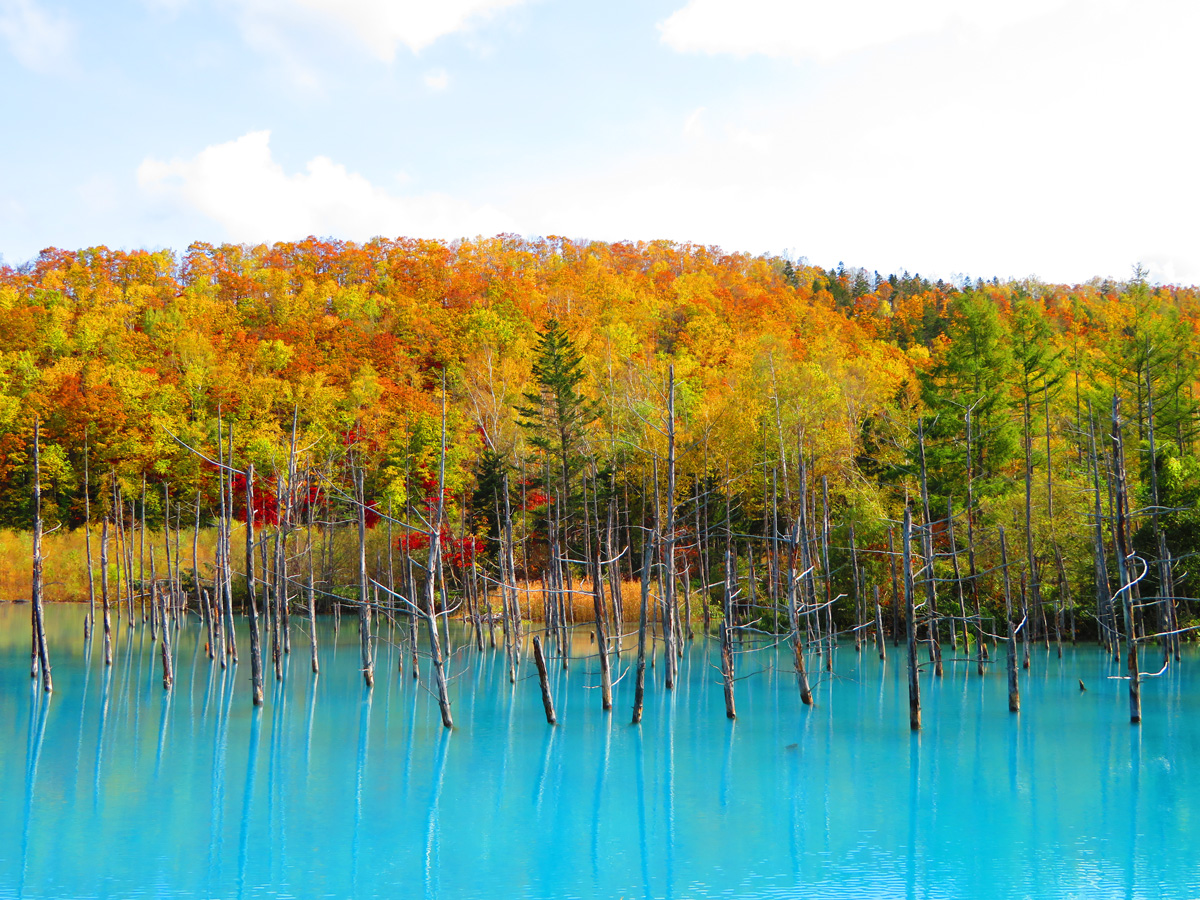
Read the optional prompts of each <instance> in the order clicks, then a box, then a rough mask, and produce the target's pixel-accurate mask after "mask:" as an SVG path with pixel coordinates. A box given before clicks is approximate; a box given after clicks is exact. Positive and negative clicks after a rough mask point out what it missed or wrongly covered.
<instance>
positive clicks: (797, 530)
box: [787, 511, 813, 706]
mask: <svg viewBox="0 0 1200 900" xmlns="http://www.w3.org/2000/svg"><path fill="white" fill-rule="evenodd" d="M803 523H804V517H803V511H801V512H799V513H798V514H797V515H796V521H795V523H794V525H793V526H792V539H791V542H790V546H789V547H788V578H787V604H788V618H789V620H790V621H789V622H788V624H789V625H790V626H791V630H792V665H793V666H794V667H795V669H796V681H797V683H798V685H799V687H800V702H801V703H803V704H804V705H805V706H812V702H813V698H812V688H811V687H810V686H809V683H808V669H807V668H806V666H805V664H804V643H805V634H804V633H803V632H802V631H801V620H802V615H801V609H800V597H801V596H802V587H801V581H802V576H800V575H798V574H797V572H796V555H797V552H798V551H802V550H803V544H801V540H802V539H803V534H802V531H803ZM802 558H803V557H802Z"/></svg>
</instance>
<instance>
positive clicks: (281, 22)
mask: <svg viewBox="0 0 1200 900" xmlns="http://www.w3.org/2000/svg"><path fill="white" fill-rule="evenodd" d="M237 2H238V3H239V4H240V6H241V7H242V9H243V11H244V14H245V19H244V27H247V28H248V29H249V30H250V31H252V32H259V31H261V29H263V28H264V27H268V28H273V29H280V28H284V27H290V26H292V25H293V24H294V23H295V21H296V18H297V13H303V14H305V15H306V16H307V17H309V18H313V19H315V20H317V21H318V22H321V23H326V24H328V23H332V24H334V25H336V26H338V27H341V28H343V29H345V30H347V31H349V32H350V33H351V34H353V35H354V36H355V38H357V39H358V40H359V41H360V42H361V43H363V44H365V45H366V47H367V49H368V50H369V51H370V52H371V53H372V55H374V56H375V57H377V58H379V59H381V60H383V61H385V62H390V61H391V60H392V59H393V58H394V57H395V55H396V50H397V48H398V47H399V46H401V45H403V46H406V47H408V48H409V50H411V51H412V52H413V53H419V52H420V51H421V50H423V49H425V48H426V47H428V46H429V45H430V44H432V43H433V42H434V41H436V40H438V39H439V38H441V37H445V36H446V35H448V34H453V33H454V32H456V31H461V30H463V29H466V28H469V27H470V26H472V25H473V24H475V23H476V22H478V21H480V20H482V19H486V18H487V17H489V16H492V15H494V14H495V13H497V12H499V11H500V10H502V9H505V8H507V7H511V6H517V5H520V4H521V3H524V2H526V0H435V2H430V0H237ZM258 37H260V36H256V39H258Z"/></svg>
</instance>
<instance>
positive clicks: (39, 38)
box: [0, 0, 74, 72]
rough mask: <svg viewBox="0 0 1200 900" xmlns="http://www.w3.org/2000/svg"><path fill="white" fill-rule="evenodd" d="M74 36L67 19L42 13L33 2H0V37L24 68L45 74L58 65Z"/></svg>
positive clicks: (26, 0) (72, 28) (12, 0)
mask: <svg viewBox="0 0 1200 900" xmlns="http://www.w3.org/2000/svg"><path fill="white" fill-rule="evenodd" d="M73 36H74V26H73V25H72V24H71V22H70V20H69V19H67V18H66V17H65V16H62V15H54V14H50V13H47V12H45V11H44V10H43V9H41V7H39V6H38V4H37V3H36V2H34V0H0V37H2V38H3V39H4V40H5V41H6V42H7V43H8V46H9V50H11V51H12V54H13V56H15V57H16V58H17V60H18V61H19V62H20V63H21V65H23V66H25V67H26V68H29V69H33V70H34V71H36V72H46V71H50V70H51V69H53V68H54V67H55V66H58V65H59V64H61V63H62V62H63V61H64V60H65V59H66V56H67V54H68V52H69V51H70V49H71V43H72V38H73Z"/></svg>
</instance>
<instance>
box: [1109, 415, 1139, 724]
mask: <svg viewBox="0 0 1200 900" xmlns="http://www.w3.org/2000/svg"><path fill="white" fill-rule="evenodd" d="M1120 404H1121V399H1120V398H1119V397H1118V396H1117V395H1115V394H1114V395H1113V404H1112V448H1113V472H1114V474H1115V480H1116V490H1117V496H1116V514H1117V521H1116V544H1117V575H1118V578H1119V579H1120V582H1121V599H1122V608H1123V609H1124V612H1125V646H1126V651H1125V652H1126V656H1127V660H1128V664H1127V667H1128V671H1129V721H1130V722H1132V723H1134V724H1135V725H1136V724H1138V723H1139V722H1141V721H1142V683H1141V674H1140V673H1139V672H1138V633H1137V628H1136V623H1135V621H1134V615H1135V612H1134V605H1133V587H1134V580H1133V578H1132V577H1131V574H1130V571H1129V558H1130V556H1131V555H1132V554H1131V552H1130V549H1129V535H1128V524H1127V522H1126V519H1125V504H1126V500H1125V446H1124V439H1123V437H1122V434H1121V422H1120V417H1119V414H1120Z"/></svg>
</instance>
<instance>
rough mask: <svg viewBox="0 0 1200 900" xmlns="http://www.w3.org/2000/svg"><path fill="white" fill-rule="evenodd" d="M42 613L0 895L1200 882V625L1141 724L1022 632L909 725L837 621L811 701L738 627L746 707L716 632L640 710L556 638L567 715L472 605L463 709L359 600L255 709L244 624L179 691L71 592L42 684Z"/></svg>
mask: <svg viewBox="0 0 1200 900" xmlns="http://www.w3.org/2000/svg"><path fill="white" fill-rule="evenodd" d="M28 615H29V607H28V606H0V724H2V725H3V728H4V732H3V737H2V738H0V748H2V752H0V896H3V897H10V896H16V897H29V898H50V897H79V898H82V897H135V896H140V897H184V896H187V897H398V896H405V897H422V896H424V897H443V898H457V897H478V898H491V897H527V898H551V897H614V898H616V897H622V896H625V897H680V898H683V897H792V896H796V895H797V893H799V892H802V893H803V894H804V895H805V896H807V897H864V896H866V897H899V896H905V897H972V896H988V897H1034V896H1039V897H1040V896H1056V897H1159V896H1162V897H1180V896H1189V895H1190V896H1196V895H1200V836H1194V835H1200V778H1198V777H1197V775H1196V774H1195V772H1194V768H1195V765H1194V763H1195V761H1196V760H1197V759H1198V758H1200V754H1198V751H1200V716H1198V715H1197V714H1198V713H1200V708H1198V706H1200V684H1197V681H1196V678H1195V671H1196V668H1197V663H1198V662H1200V660H1198V659H1197V656H1196V654H1195V652H1194V651H1188V653H1187V656H1186V657H1185V659H1184V662H1183V663H1182V665H1180V666H1176V667H1173V668H1172V669H1170V670H1168V672H1167V673H1166V674H1165V675H1164V676H1163V677H1162V678H1159V679H1157V680H1155V681H1153V682H1152V683H1151V684H1148V685H1147V686H1146V688H1145V691H1144V696H1143V711H1144V717H1145V720H1144V722H1143V724H1142V725H1141V727H1140V728H1138V727H1131V726H1130V724H1129V719H1128V708H1127V700H1126V691H1125V684H1124V682H1121V681H1115V680H1109V679H1108V677H1107V676H1109V675H1113V674H1119V673H1118V672H1117V669H1116V668H1115V667H1114V666H1113V664H1112V663H1110V662H1109V661H1107V660H1105V659H1104V658H1102V656H1101V655H1100V654H1099V652H1098V651H1097V650H1096V649H1095V648H1093V647H1091V646H1087V647H1085V646H1081V647H1080V648H1078V649H1077V650H1072V649H1066V650H1065V651H1064V656H1063V658H1062V659H1061V660H1059V659H1058V657H1057V655H1056V654H1055V653H1054V651H1053V650H1049V651H1047V650H1044V649H1041V648H1038V649H1035V651H1034V655H1033V666H1032V669H1031V670H1030V672H1029V673H1023V674H1022V683H1021V687H1022V711H1021V713H1020V714H1019V715H1016V716H1014V715H1011V714H1009V712H1008V709H1007V693H1006V687H1005V681H1004V673H1003V670H1002V669H1000V668H997V669H995V670H994V671H992V672H990V673H989V674H988V675H987V676H986V677H985V678H982V679H980V678H978V677H976V676H975V675H974V674H973V672H974V669H973V667H972V666H967V665H961V666H955V665H949V666H947V670H946V674H945V676H944V677H943V678H941V679H936V678H934V677H933V675H932V673H929V672H926V673H924V674H923V675H922V678H921V683H922V688H923V691H924V720H925V729H924V730H923V731H922V732H921V733H920V734H919V735H916V736H914V735H912V734H911V733H910V731H909V729H908V701H907V693H906V690H907V689H906V682H905V673H904V669H903V665H902V662H903V659H902V656H900V655H898V651H896V650H893V649H892V648H891V647H889V648H888V649H889V654H891V655H890V657H889V660H888V661H887V662H886V663H885V664H882V665H881V664H880V662H879V660H878V659H877V658H876V655H875V654H874V652H866V651H864V653H863V654H862V655H861V656H859V655H858V654H856V653H855V651H854V649H853V647H845V646H843V647H842V648H840V649H839V650H838V652H837V653H836V655H835V675H833V676H829V675H825V674H824V672H823V670H822V671H821V674H822V678H821V679H820V681H819V683H818V684H817V686H816V689H815V695H816V701H817V705H816V706H815V707H814V708H811V709H806V708H804V707H803V706H801V704H800V702H799V697H798V692H797V689H796V684H795V679H794V677H793V676H792V675H791V673H790V671H789V656H788V654H787V653H786V652H782V653H777V652H776V651H773V650H760V651H757V652H753V653H750V652H747V653H743V654H740V655H739V657H738V661H737V665H738V668H739V676H740V680H739V681H738V683H737V688H736V690H737V704H738V719H737V721H736V722H730V721H729V720H727V719H726V717H725V713H724V705H723V697H722V689H721V684H720V680H719V672H718V670H717V668H716V657H715V654H714V653H713V651H714V649H715V648H714V647H713V646H712V645H711V644H710V643H707V642H704V641H702V640H700V639H697V640H696V641H695V642H694V643H693V644H692V645H691V646H689V648H688V651H687V653H686V655H685V657H684V659H683V660H682V663H681V670H680V677H679V682H678V684H677V687H676V689H675V690H674V691H673V692H667V691H665V690H664V689H663V688H662V679H661V675H662V672H661V648H660V650H659V667H658V668H656V669H655V670H654V671H653V672H649V673H648V674H649V675H650V684H649V687H648V692H647V703H646V711H645V718H644V721H643V724H642V725H641V727H633V726H630V725H629V724H628V723H629V711H630V706H631V703H632V694H633V675H632V672H630V673H629V674H626V675H625V676H624V678H623V680H621V681H620V682H619V683H618V685H617V688H616V691H615V701H616V702H615V705H616V710H615V711H614V712H613V713H612V714H604V713H603V712H602V711H601V709H600V696H599V690H598V689H597V687H596V685H597V681H598V677H597V675H596V671H595V670H596V668H597V666H596V663H595V661H594V660H588V659H584V658H575V659H572V660H571V665H570V668H569V669H568V670H566V671H564V670H563V669H562V668H561V666H560V665H553V666H552V675H553V690H554V694H555V700H556V703H557V706H558V715H559V722H560V724H559V725H558V727H556V728H551V727H548V726H547V725H546V722H545V718H544V715H543V712H542V706H541V697H540V693H539V690H538V685H537V680H536V675H535V670H534V667H533V665H532V662H531V661H526V662H525V663H524V664H523V666H522V669H521V672H520V675H519V678H518V681H517V683H516V685H510V684H509V683H508V680H507V677H506V672H505V668H504V665H503V658H502V656H501V655H493V654H492V653H491V652H490V651H486V652H484V653H483V654H479V653H477V652H476V651H475V650H474V649H470V648H467V647H466V646H463V644H464V641H463V640H462V634H461V632H459V633H458V634H457V641H458V643H459V646H456V648H455V653H454V655H453V657H452V659H451V661H450V665H449V668H450V672H451V676H452V684H451V692H452V700H453V709H454V716H455V724H456V727H455V729H454V731H453V732H447V731H445V730H444V729H443V728H442V727H441V723H440V718H439V715H438V709H437V702H436V697H435V696H433V695H432V694H431V693H430V691H429V690H428V689H427V686H426V684H425V682H424V680H423V679H424V677H425V670H424V669H423V671H422V681H421V682H414V681H413V679H412V677H411V675H410V674H407V673H401V672H399V671H398V668H399V666H398V662H399V655H398V654H399V643H400V642H401V640H402V635H401V632H400V631H397V632H396V633H395V634H394V635H391V634H389V632H388V631H387V630H386V629H385V630H384V631H383V632H381V634H380V639H379V670H378V675H377V681H376V686H375V688H374V690H371V691H368V690H366V689H364V688H363V686H362V679H361V677H360V674H359V672H358V665H357V653H358V650H357V641H358V637H357V633H356V631H355V624H354V621H353V620H351V619H343V621H342V627H341V630H340V633H339V635H338V641H337V642H335V641H334V635H333V623H332V621H323V622H321V623H320V627H319V635H320V639H321V642H322V651H321V663H322V672H321V675H320V676H319V677H317V678H314V677H313V675H312V674H311V672H310V671H309V667H308V652H307V640H308V638H307V634H306V633H305V631H304V628H303V626H302V625H296V626H294V629H295V630H294V632H293V642H294V647H293V653H292V659H291V660H290V663H289V665H288V670H287V672H286V674H285V678H284V680H283V681H282V682H276V681H275V680H274V676H273V675H271V674H270V673H268V681H267V702H266V705H265V707H264V708H262V709H260V710H254V709H253V708H252V706H251V703H250V690H249V689H250V684H249V680H250V668H249V664H248V660H247V659H245V651H244V650H243V661H242V663H241V665H240V666H238V667H237V668H236V669H234V668H232V667H231V668H229V669H227V670H224V671H222V670H221V669H220V667H219V666H214V665H212V664H210V663H209V661H208V660H207V658H206V657H205V655H204V652H203V632H202V630H201V629H200V628H199V626H198V624H197V623H196V620H195V619H194V618H193V619H192V620H191V621H190V622H189V624H188V625H187V626H186V627H185V628H184V629H183V630H182V632H181V633H180V635H179V637H178V639H177V641H176V646H175V655H176V668H177V672H176V683H175V687H174V689H173V690H172V691H171V692H165V691H164V690H163V688H162V676H161V669H160V659H159V654H158V647H157V645H155V644H152V643H151V641H150V638H149V634H148V633H147V632H145V631H144V630H141V629H137V630H135V631H133V632H132V633H130V632H129V631H128V630H127V629H122V630H120V632H119V633H118V634H117V638H116V642H115V647H116V653H115V664H114V665H113V666H112V667H111V668H106V667H105V666H104V665H103V664H102V654H101V653H100V652H99V651H100V646H99V643H98V642H97V643H96V645H95V647H94V649H93V650H92V652H91V654H90V655H88V654H86V653H85V651H84V647H83V641H82V632H81V627H82V626H81V622H82V615H83V611H82V608H81V607H51V608H50V609H48V611H47V620H48V623H49V628H50V653H51V658H52V662H53V673H54V684H55V691H54V694H53V695H52V697H51V698H50V699H49V701H48V702H47V701H46V699H45V698H44V696H43V695H42V694H41V692H40V690H37V689H36V687H35V686H34V685H33V683H32V682H31V680H30V678H29V631H28V628H29V625H28ZM241 638H242V641H241V646H242V647H243V648H244V647H245V634H244V633H243V634H242V635H241ZM587 644H588V641H587V632H586V631H585V632H582V633H581V634H580V635H579V636H578V640H577V643H576V651H577V652H578V651H581V650H583V649H586V647H587ZM948 653H949V648H947V654H948ZM631 662H632V658H631V656H630V655H628V654H627V655H625V656H623V657H622V658H621V661H620V663H619V665H618V668H617V671H618V674H621V673H624V672H625V671H626V669H627V667H628V666H629V664H630V663H631ZM422 665H423V666H424V665H425V663H424V662H423V663H422ZM813 665H814V666H816V665H817V660H815V659H814V660H813ZM1146 668H1154V669H1157V668H1158V665H1157V664H1154V665H1153V666H1151V665H1150V664H1149V663H1148V664H1147V666H1146ZM1080 679H1082V680H1083V681H1084V683H1085V684H1086V686H1087V688H1088V690H1087V691H1086V692H1081V691H1080V689H1079V684H1078V682H1079V680H1080Z"/></svg>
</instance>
